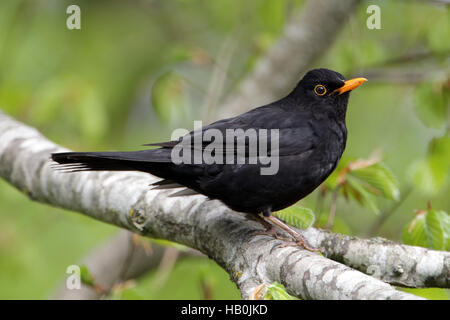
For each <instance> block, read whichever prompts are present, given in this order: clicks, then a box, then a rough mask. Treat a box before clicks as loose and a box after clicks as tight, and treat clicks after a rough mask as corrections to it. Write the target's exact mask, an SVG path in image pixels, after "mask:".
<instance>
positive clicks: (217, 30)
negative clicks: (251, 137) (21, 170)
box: [0, 0, 450, 299]
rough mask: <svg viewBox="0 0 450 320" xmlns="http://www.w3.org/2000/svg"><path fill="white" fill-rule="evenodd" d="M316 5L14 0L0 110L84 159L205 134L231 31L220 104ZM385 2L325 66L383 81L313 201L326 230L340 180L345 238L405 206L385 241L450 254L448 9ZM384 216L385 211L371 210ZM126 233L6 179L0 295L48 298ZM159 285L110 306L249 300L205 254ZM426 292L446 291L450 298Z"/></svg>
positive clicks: (353, 102) (261, 0)
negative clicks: (375, 156) (87, 258)
mask: <svg viewBox="0 0 450 320" xmlns="http://www.w3.org/2000/svg"><path fill="white" fill-rule="evenodd" d="M73 3H76V4H78V5H79V6H80V7H81V26H82V29H81V30H68V29H67V28H66V18H67V14H66V13H65V12H66V8H67V6H68V5H69V4H73ZM303 4H304V1H301V0H280V1H272V0H252V1H237V0H214V1H206V0H139V1H133V2H132V1H120V0H108V1H107V0H97V1H88V0H83V1H82V0H79V1H68V0H2V1H1V2H0V109H2V110H4V111H5V112H7V113H8V114H11V115H12V116H14V117H16V118H17V119H19V120H20V121H23V122H25V123H27V124H30V125H32V126H35V127H37V128H38V129H39V130H40V131H41V132H42V133H43V134H44V135H46V136H47V137H49V138H50V139H52V140H54V141H56V142H58V143H60V144H62V145H64V146H66V147H68V148H72V149H77V150H86V149H93V150H106V149H115V150H117V149H124V150H129V149H137V148H139V145H140V144H142V143H148V142H156V141H161V140H164V141H165V139H167V137H168V136H170V134H171V132H172V130H173V129H175V128H177V127H186V128H191V127H192V120H193V119H201V117H202V115H204V111H205V110H202V108H203V107H205V106H204V102H205V97H206V96H207V94H208V92H207V90H208V87H209V83H210V81H211V75H212V74H213V71H214V69H215V68H217V67H218V66H220V61H217V59H218V57H219V56H220V51H221V48H222V47H223V46H224V44H225V43H226V41H227V39H228V38H229V37H233V38H234V39H236V48H237V49H236V50H235V51H234V53H233V55H232V57H231V64H230V65H229V66H228V67H227V68H226V70H224V71H225V72H226V74H227V78H226V81H225V84H224V90H223V94H222V95H221V96H220V100H221V101H223V99H224V98H225V96H226V94H228V93H229V92H231V91H232V90H233V89H235V88H236V87H237V86H238V85H239V80H240V79H242V77H244V76H245V75H246V74H247V73H248V72H249V71H250V70H251V69H252V68H253V67H254V65H255V63H257V61H258V58H259V57H260V56H261V55H262V54H264V52H266V51H267V50H268V49H269V48H270V47H271V46H272V45H273V44H274V43H275V41H276V39H277V37H278V36H279V35H280V33H281V32H282V30H283V25H284V24H285V22H286V21H288V20H289V19H291V18H292V17H294V16H295V15H297V14H298V12H300V11H301V10H302V6H303ZM377 4H378V5H380V7H381V13H382V14H381V18H382V29H381V30H368V29H367V28H366V24H365V23H366V18H367V13H366V10H365V9H366V6H365V2H363V4H362V5H361V7H360V8H359V9H358V10H357V11H356V14H355V15H354V16H353V17H352V18H351V19H350V21H349V23H348V25H347V26H346V27H345V28H344V30H343V32H342V33H341V34H340V36H339V37H338V39H336V41H335V43H334V45H333V46H332V47H331V49H330V51H329V52H328V53H327V54H326V55H325V56H324V57H323V58H322V59H320V61H318V62H317V63H316V65H315V66H321V67H327V68H331V69H335V70H338V71H339V72H341V73H343V74H345V75H347V76H351V75H354V74H358V75H365V74H366V73H368V74H373V75H374V76H373V77H369V82H368V83H367V84H366V85H364V86H363V87H361V88H359V89H358V90H356V91H355V92H354V93H352V97H351V99H350V105H349V110H348V114H347V126H348V130H349V136H348V142H347V148H346V151H345V156H344V159H343V160H342V162H341V163H340V164H339V167H338V170H337V171H336V173H335V174H333V175H332V176H331V177H330V179H329V180H328V181H327V183H326V184H325V185H324V187H325V188H328V191H330V192H325V193H324V189H323V188H322V189H320V190H317V191H315V192H314V193H313V194H312V195H311V196H309V197H307V198H306V199H304V200H302V204H301V205H302V207H303V208H306V207H307V208H314V212H315V213H316V216H317V217H316V221H315V223H316V225H318V226H323V227H325V226H326V225H327V221H328V215H329V212H330V206H331V203H332V199H333V197H332V196H331V195H332V194H333V190H336V188H337V186H338V184H339V183H340V186H339V187H338V189H337V190H338V192H339V196H338V197H337V199H336V205H337V212H336V217H335V218H334V223H333V226H332V230H333V231H336V232H342V233H346V234H350V235H365V234H367V232H368V230H370V229H371V227H372V226H373V225H374V224H376V223H377V221H378V220H377V219H379V217H380V216H383V215H384V214H385V213H386V212H389V210H387V209H388V208H390V207H391V206H392V205H393V204H398V207H397V209H396V210H395V211H394V212H393V213H392V214H390V215H389V216H387V218H386V219H385V220H384V223H383V224H382V225H380V227H379V228H378V229H377V235H380V236H383V237H387V238H390V239H393V240H396V241H399V240H401V239H402V238H403V240H404V241H406V242H407V243H414V244H417V245H424V246H427V247H433V248H443V247H442V246H444V247H445V248H446V249H448V224H447V223H448V215H447V214H444V213H445V212H449V211H450V198H449V197H448V194H449V191H450V190H449V183H448V181H449V175H450V167H449V166H450V160H449V159H450V151H449V150H450V142H449V141H450V138H449V134H450V133H449V130H450V116H449V113H450V112H449V100H450V99H449V78H450V59H449V53H450V41H448V40H446V39H450V10H449V9H448V7H445V6H438V5H433V4H430V3H426V2H420V1H417V2H405V1H387V0H385V1H378V2H377ZM430 17H433V18H432V19H430ZM287 63H289V62H287ZM312 67H313V66H312ZM405 72H407V73H406V76H403V77H399V78H398V77H396V75H399V74H405ZM299 76H300V75H299ZM378 149H380V150H382V151H383V153H384V154H385V158H384V159H383V162H375V163H374V164H373V165H371V166H367V167H365V168H359V169H358V168H357V169H354V168H353V169H354V170H349V168H351V166H352V165H351V163H358V161H360V160H358V159H360V158H361V157H362V156H365V155H368V154H371V153H372V152H373V151H374V150H378ZM344 169H345V171H347V172H346V173H345V174H343V173H342V172H343V171H342V170H344ZM339 174H341V176H340V179H341V180H339ZM394 177H395V178H394ZM344 182H345V183H344ZM407 187H412V188H413V191H412V195H411V196H409V197H407V198H405V199H404V198H402V197H403V193H400V190H404V189H405V188H407ZM399 197H400V199H399ZM318 199H319V200H318ZM346 199H347V200H351V201H347V200H346ZM398 199H399V202H396V201H397V200H398ZM428 201H431V202H432V203H433V209H432V210H427V211H426V212H427V213H425V214H417V215H416V216H415V217H414V218H413V221H411V215H410V213H411V212H414V210H416V209H417V208H423V207H424V204H426V203H427V202H428ZM297 208H298V207H293V208H290V209H288V211H287V212H294V215H293V216H292V217H301V218H295V219H294V218H292V217H291V220H292V221H290V223H293V224H294V225H296V224H298V225H299V226H300V225H303V224H304V223H305V221H306V220H305V221H303V220H304V219H303V218H304V217H309V218H311V214H310V213H311V212H309V211H308V213H305V212H306V211H305V209H297ZM289 210H290V211H289ZM298 210H300V211H301V212H302V213H301V214H300V215H298V214H299V213H298V212H297V211H298ZM302 210H303V211H302ZM370 211H373V212H380V213H381V214H380V215H379V216H376V215H373V214H366V212H367V213H368V212H370ZM282 214H283V213H282ZM286 218H288V217H285V219H286ZM309 218H308V219H309ZM296 219H298V220H296ZM287 220H288V219H287ZM308 221H310V220H307V221H306V222H307V223H306V224H308V223H309V222H308ZM311 221H312V220H311ZM446 221H447V222H446ZM413 222H414V225H413V226H412V227H411V225H412V224H413ZM404 226H406V227H404ZM403 228H404V229H403ZM116 230H117V229H116V228H115V227H112V226H109V225H105V224H103V223H99V222H98V221H94V220H92V219H89V218H86V217H84V216H81V215H77V214H68V213H65V212H63V210H60V209H57V208H53V207H48V206H44V205H41V204H36V203H32V202H31V201H29V200H28V199H27V198H26V197H25V196H24V195H23V194H21V193H20V192H18V191H16V190H14V189H13V188H11V187H10V186H8V185H7V184H6V183H5V182H3V181H0V288H1V289H0V298H47V297H48V296H50V295H51V294H52V293H53V292H54V290H55V289H56V287H57V285H58V284H59V283H60V282H61V281H63V280H64V279H65V278H66V277H67V274H65V271H66V268H67V266H68V265H71V264H74V263H76V262H77V261H79V260H80V259H81V258H82V257H83V256H84V255H86V254H87V252H88V251H89V250H91V249H92V248H93V246H95V245H96V244H97V243H99V242H100V241H102V240H104V239H106V238H107V237H109V236H111V235H112V234H114V232H115V231H116ZM405 230H406V231H405ZM402 231H403V232H402ZM158 277H159V275H158V274H157V272H156V271H154V272H151V273H149V274H148V275H146V276H144V277H143V278H142V279H139V280H138V281H136V282H133V281H131V282H127V283H126V284H124V285H122V286H118V287H117V288H115V290H114V292H113V294H112V295H111V298H112V299H164V298H166V299H181V298H193V299H205V298H214V299H225V298H232V299H237V298H239V293H238V291H237V290H236V288H235V286H234V285H233V284H232V283H231V282H230V281H229V277H228V275H227V274H226V273H225V272H224V271H223V270H222V269H221V268H220V267H218V266H217V265H216V264H215V263H213V262H211V261H208V260H206V259H203V260H202V259H184V260H182V261H180V262H178V263H177V264H176V265H175V266H174V269H173V270H172V271H171V273H170V277H169V278H168V279H167V281H166V282H165V283H163V284H160V283H159V282H158V281H156V280H155V279H157V278H158ZM274 292H275V291H274ZM414 293H415V294H420V295H423V296H426V297H429V298H434V299H446V298H448V295H447V293H446V291H444V290H437V289H427V290H422V289H420V290H414ZM272 297H274V294H272Z"/></svg>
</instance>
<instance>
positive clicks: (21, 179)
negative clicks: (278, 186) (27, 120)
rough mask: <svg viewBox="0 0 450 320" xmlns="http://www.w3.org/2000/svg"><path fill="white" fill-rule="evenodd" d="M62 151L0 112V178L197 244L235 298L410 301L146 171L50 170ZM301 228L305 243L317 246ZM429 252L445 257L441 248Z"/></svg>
mask: <svg viewBox="0 0 450 320" xmlns="http://www.w3.org/2000/svg"><path fill="white" fill-rule="evenodd" d="M64 150H65V149H62V148H61V147H59V146H57V145H55V144H54V143H52V142H50V141H49V140H47V139H46V138H45V137H43V136H42V135H41V134H40V133H39V132H38V131H37V130H36V129H33V128H30V127H28V126H25V125H23V124H21V123H20V122H17V121H15V120H13V119H12V118H10V117H8V116H6V115H4V114H2V113H0V176H2V177H3V178H4V179H5V180H6V181H8V182H9V183H11V184H12V185H13V186H15V187H16V188H18V189H19V190H21V191H23V192H24V193H26V194H27V195H28V196H29V197H30V198H31V199H33V200H36V201H40V202H44V203H48V204H51V205H55V206H59V207H62V208H66V209H69V210H73V211H78V212H81V213H84V214H86V215H88V216H90V217H92V218H94V219H97V220H101V221H104V222H108V223H111V224H114V225H117V226H119V227H122V228H125V229H128V230H130V231H133V232H136V233H139V234H141V235H145V236H148V237H153V238H161V239H167V240H171V241H175V242H178V243H181V244H184V245H187V246H189V247H191V248H194V249H197V250H199V251H201V252H202V253H204V254H206V255H207V256H208V257H210V258H211V259H213V260H215V261H216V262H217V263H218V264H219V265H220V266H222V267H223V268H224V269H225V270H226V271H227V272H228V273H229V274H230V277H231V279H232V280H233V281H234V282H235V283H236V285H237V286H238V288H239V289H240V290H241V293H242V296H243V298H249V297H250V296H251V295H252V292H253V290H255V288H256V287H258V286H259V285H260V284H264V283H271V282H273V281H277V282H280V283H282V284H284V285H285V286H286V288H287V290H288V292H290V293H291V294H293V295H296V296H298V297H301V298H304V299H416V298H418V297H416V296H414V295H411V294H408V293H404V292H401V291H397V290H395V289H394V288H393V287H392V286H390V285H389V284H387V283H384V282H382V281H380V280H377V279H375V278H374V277H371V276H368V275H366V274H363V273H362V272H359V271H357V270H355V269H352V268H350V267H348V266H346V265H343V264H341V263H338V262H335V261H333V260H331V259H328V258H325V257H322V256H320V255H318V254H315V253H311V252H309V251H305V250H303V249H302V248H299V247H295V248H294V247H285V248H280V247H277V246H278V245H280V244H281V242H280V241H279V240H275V239H273V238H271V237H269V236H260V235H253V234H252V232H253V231H255V230H258V229H260V228H261V226H260V225H259V224H258V223H256V222H255V221H253V220H252V219H249V217H248V216H247V215H244V214H241V213H237V212H233V211H231V210H229V209H228V208H226V207H225V206H223V205H222V204H221V203H220V202H219V201H208V200H207V199H206V198H205V197H203V196H200V195H199V196H190V197H179V198H169V197H167V196H168V195H169V194H170V193H171V192H174V191H165V190H151V189H150V188H149V184H150V183H152V182H154V181H156V180H157V178H155V177H152V176H150V175H147V174H143V173H138V172H80V173H64V172H60V171H56V170H54V169H53V168H52V162H51V160H50V153H51V152H58V151H64ZM175 191H176V190H175ZM308 232H309V233H308ZM308 232H306V233H305V235H306V236H307V237H308V240H309V241H310V242H311V243H317V241H319V240H317V239H313V236H312V235H311V232H312V231H308ZM318 239H320V237H318ZM405 247H407V246H405ZM415 250H417V253H418V254H424V252H426V251H425V250H423V249H422V250H421V249H420V248H418V249H415ZM327 254H328V253H327ZM371 254H374V253H371ZM436 254H440V255H443V256H445V257H447V258H448V253H445V252H440V253H436ZM328 255H329V254H328ZM447 258H446V259H447Z"/></svg>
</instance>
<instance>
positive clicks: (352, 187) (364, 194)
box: [344, 175, 380, 214]
mask: <svg viewBox="0 0 450 320" xmlns="http://www.w3.org/2000/svg"><path fill="white" fill-rule="evenodd" d="M344 187H345V188H346V189H347V190H346V191H347V192H348V194H350V195H351V196H352V197H353V198H354V199H356V201H358V202H359V203H360V204H361V205H363V206H364V207H368V208H369V209H370V210H371V211H372V212H374V213H375V214H378V213H380V209H379V208H378V205H377V203H376V201H375V196H374V195H373V194H372V193H370V192H369V191H367V190H366V188H364V186H363V185H362V184H361V183H360V181H358V180H357V179H356V178H354V177H352V176H350V175H349V176H348V177H347V184H346V185H345V186H344Z"/></svg>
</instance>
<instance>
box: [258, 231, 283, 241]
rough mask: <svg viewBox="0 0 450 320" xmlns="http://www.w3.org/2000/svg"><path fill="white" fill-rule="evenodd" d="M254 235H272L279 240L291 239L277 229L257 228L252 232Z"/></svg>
mask: <svg viewBox="0 0 450 320" xmlns="http://www.w3.org/2000/svg"><path fill="white" fill-rule="evenodd" d="M252 235H253V236H272V237H274V238H275V239H277V240H282V241H290V239H289V238H286V237H283V236H282V235H281V234H280V233H279V232H277V231H276V230H275V229H268V230H255V231H253V232H252Z"/></svg>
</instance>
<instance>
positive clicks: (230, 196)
mask: <svg viewBox="0 0 450 320" xmlns="http://www.w3.org/2000/svg"><path fill="white" fill-rule="evenodd" d="M365 81H367V79H365V78H355V79H351V80H347V81H345V79H344V77H343V76H342V75H341V74H340V73H338V72H335V71H332V70H328V69H314V70H311V71H309V72H308V73H306V75H305V76H304V77H303V79H302V80H301V81H300V82H299V83H298V84H297V86H296V87H295V88H294V89H293V90H292V92H291V93H289V94H288V95H287V96H286V97H284V98H282V99H280V100H278V101H275V102H272V103H270V104H267V105H264V106H262V107H259V108H255V109H253V110H250V111H248V112H246V113H243V114H241V115H239V116H236V117H233V118H229V119H224V120H220V121H217V122H214V123H212V124H210V125H208V126H205V127H203V128H201V130H195V131H192V132H190V133H189V134H187V135H186V136H184V137H183V138H188V137H190V138H192V140H191V142H189V141H188V143H187V144H185V146H186V145H187V146H189V148H188V149H182V150H183V152H181V153H180V154H183V155H186V154H187V153H185V152H191V153H192V152H195V151H194V150H196V149H197V150H199V149H201V151H205V150H206V148H207V145H208V144H207V143H206V142H208V141H201V144H200V147H198V145H194V144H193V141H195V138H196V137H199V136H202V135H203V134H204V133H205V132H207V130H208V129H214V130H215V131H213V132H215V133H222V134H223V136H224V137H225V136H226V132H227V130H230V129H234V130H236V129H243V130H242V131H245V130H249V129H254V130H255V131H256V132H258V133H259V132H261V131H262V129H265V130H267V132H269V134H268V136H269V137H272V136H274V137H275V135H274V133H273V132H274V131H273V130H272V129H278V139H277V140H273V141H272V140H271V139H267V140H269V142H270V143H269V147H268V148H269V152H267V156H269V157H271V156H273V157H276V156H277V154H276V153H274V152H273V150H275V148H272V149H273V150H272V149H271V147H272V144H273V146H275V143H276V142H278V157H277V158H276V159H277V161H278V168H277V169H278V170H277V171H276V173H274V174H262V171H261V169H262V168H263V167H265V166H264V164H262V163H261V162H257V163H256V164H255V163H251V161H250V158H252V157H258V156H259V155H260V154H261V152H260V149H258V151H257V152H258V153H257V154H256V155H255V154H254V153H252V152H251V150H250V144H251V141H250V138H249V137H245V136H243V137H239V136H238V137H237V138H236V139H235V140H233V141H234V142H236V144H235V145H234V148H231V149H230V148H229V145H225V143H222V142H220V141H219V142H218V141H214V142H217V143H218V144H217V145H216V147H217V148H216V149H215V150H214V152H212V153H211V154H212V155H213V156H221V157H223V159H224V158H225V157H226V155H230V154H233V155H238V154H240V155H241V158H242V159H243V160H246V161H245V163H227V162H225V161H223V162H224V163H210V164H207V163H205V162H202V163H192V154H191V155H190V157H191V158H190V159H191V161H185V162H182V163H175V162H174V161H173V151H174V150H175V148H177V146H178V147H179V146H180V142H181V141H182V140H181V139H180V140H176V141H169V142H163V143H154V144H150V145H151V146H158V147H159V148H157V149H150V150H141V151H132V152H64V153H54V154H52V159H53V160H54V161H56V162H57V163H59V164H61V165H64V166H62V168H64V169H67V170H69V171H85V170H112V171H127V170H136V171H143V172H148V173H150V174H152V175H155V176H158V177H161V178H163V180H161V181H159V182H157V183H154V186H155V187H156V188H157V189H170V188H177V187H183V186H184V187H187V188H186V189H184V190H183V191H181V192H177V193H175V194H174V195H175V196H182V195H189V194H195V193H200V194H203V195H206V196H207V197H209V198H210V199H218V200H220V201H222V202H223V203H224V204H225V205H227V206H228V207H229V208H231V209H233V210H235V211H239V212H245V213H251V214H255V216H256V217H258V220H259V221H260V222H262V223H263V224H264V226H265V227H266V233H270V234H273V235H274V236H276V237H277V236H278V234H277V233H276V231H274V229H273V228H272V225H271V224H270V223H268V222H267V221H266V220H264V219H261V218H260V216H259V215H258V214H260V213H262V214H263V217H265V218H266V219H267V220H269V221H272V222H273V223H275V224H277V225H278V226H279V227H281V228H283V229H284V230H286V231H287V232H288V233H289V234H291V235H292V236H293V237H294V239H295V242H296V243H297V244H300V245H303V246H304V247H305V248H307V249H310V250H314V249H313V248H311V247H310V246H309V245H308V243H307V242H306V241H305V239H303V237H302V236H300V235H299V234H298V233H296V232H295V231H294V230H292V229H291V228H289V227H288V226H287V225H285V224H284V223H282V222H281V221H280V220H278V219H276V218H275V217H273V216H271V212H272V211H277V210H281V209H284V208H286V207H288V206H290V205H292V204H294V203H296V202H297V201H299V200H300V199H302V198H304V197H305V196H307V195H308V194H309V193H311V192H312V191H313V190H314V189H316V188H317V187H318V186H319V185H320V184H321V183H322V182H323V181H324V180H325V179H326V178H327V177H328V176H329V175H330V174H331V172H332V171H333V170H334V169H335V168H336V166H337V164H338V161H339V159H340V158H341V155H342V153H343V151H344V148H345V145H346V140H347V128H346V126H345V114H346V111H347V103H348V98H349V92H350V91H351V90H353V89H355V88H356V87H358V86H359V85H361V84H362V83H364V82H365ZM271 130H272V131H271ZM242 131H241V132H242ZM210 139H211V140H210V141H209V142H212V138H210ZM205 140H207V139H205ZM257 140H258V141H259V142H261V141H260V140H261V136H259V135H258V136H257ZM183 141H186V140H183ZM258 141H257V142H258ZM274 141H276V142H274ZM239 145H240V146H243V147H244V150H245V151H244V153H242V152H241V153H239V152H237V151H236V150H238V146H239ZM218 146H220V147H218ZM232 147H233V146H232ZM186 150H188V151H186ZM186 159H187V158H186ZM236 159H237V156H236ZM242 159H241V160H242ZM273 159H275V158H273ZM266 167H267V166H266Z"/></svg>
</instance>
